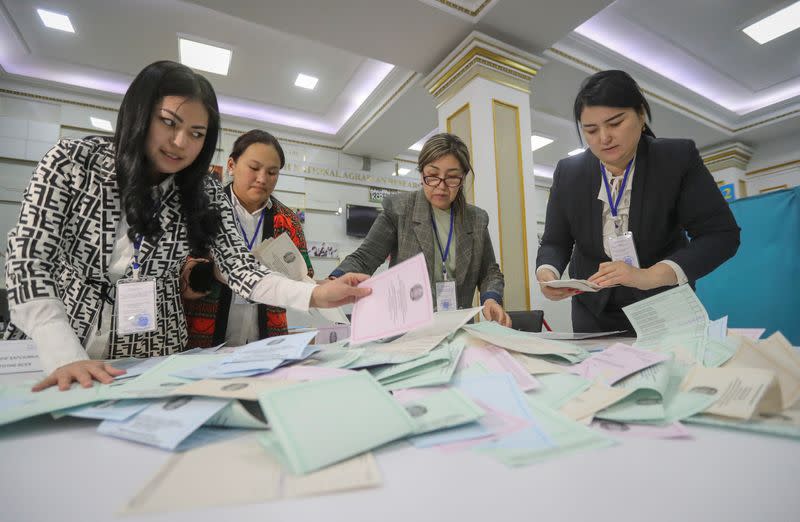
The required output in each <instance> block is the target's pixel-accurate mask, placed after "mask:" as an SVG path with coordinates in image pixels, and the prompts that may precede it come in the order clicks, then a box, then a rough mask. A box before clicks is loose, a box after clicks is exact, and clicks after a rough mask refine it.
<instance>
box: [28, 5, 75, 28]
mask: <svg viewBox="0 0 800 522" xmlns="http://www.w3.org/2000/svg"><path fill="white" fill-rule="evenodd" d="M36 12H37V13H39V18H41V19H42V23H43V24H44V25H45V27H49V28H50V29H58V30H59V31H66V32H68V33H74V32H75V28H74V27H72V22H71V21H70V19H69V16H67V15H65V14H61V13H54V12H53V11H47V10H45V9H37V10H36Z"/></svg>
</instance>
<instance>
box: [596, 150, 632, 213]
mask: <svg viewBox="0 0 800 522" xmlns="http://www.w3.org/2000/svg"><path fill="white" fill-rule="evenodd" d="M634 159H636V156H634V157H633V158H631V160H630V161H629V162H628V166H627V167H625V175H624V176H623V177H622V185H621V186H620V187H619V190H618V191H617V200H616V201H612V200H611V187H610V186H609V184H608V178H607V177H606V168H605V167H604V166H603V164H602V163H600V172H602V174H603V183H604V184H605V186H606V194H608V208H610V209H611V215H612V216H614V217H617V209H618V208H619V202H620V201H622V193H623V192H625V185H626V184H627V183H628V174H629V173H630V171H631V167H632V166H633V160H634Z"/></svg>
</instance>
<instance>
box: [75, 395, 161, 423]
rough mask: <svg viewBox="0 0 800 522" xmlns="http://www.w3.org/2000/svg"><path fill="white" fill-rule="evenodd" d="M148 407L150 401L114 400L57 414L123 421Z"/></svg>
mask: <svg viewBox="0 0 800 522" xmlns="http://www.w3.org/2000/svg"><path fill="white" fill-rule="evenodd" d="M149 405H150V401H148V400H145V399H129V400H119V399H114V400H110V401H103V402H99V403H96V404H90V405H89V406H79V407H78V408H70V409H69V410H63V411H61V412H59V413H61V414H64V415H69V416H71V417H80V418H82V419H98V420H113V421H124V420H127V419H129V418H131V417H133V416H134V415H137V414H138V413H139V412H141V411H142V410H144V409H145V408H147V407H148V406H149Z"/></svg>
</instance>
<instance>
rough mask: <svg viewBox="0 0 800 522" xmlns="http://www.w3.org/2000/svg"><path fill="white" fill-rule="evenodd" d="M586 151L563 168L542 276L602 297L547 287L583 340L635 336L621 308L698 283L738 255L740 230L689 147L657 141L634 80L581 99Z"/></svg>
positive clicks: (605, 85)
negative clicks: (598, 335)
mask: <svg viewBox="0 0 800 522" xmlns="http://www.w3.org/2000/svg"><path fill="white" fill-rule="evenodd" d="M573 112H574V117H575V123H576V126H578V128H579V131H578V132H579V134H582V135H583V137H584V138H585V140H586V142H587V144H588V145H589V148H588V150H586V151H585V152H583V153H582V154H578V155H576V156H573V157H570V158H565V159H563V160H561V161H559V162H558V166H557V167H556V170H555V173H554V175H553V185H552V187H551V189H550V200H549V202H548V204H547V217H546V221H545V230H544V235H543V237H542V242H541V246H540V247H539V254H538V256H537V259H536V265H537V269H536V276H537V279H538V280H539V281H542V282H546V281H552V280H554V279H559V278H560V277H561V274H563V272H564V269H565V267H566V266H567V263H569V272H570V276H571V277H572V278H576V279H588V280H589V281H592V282H594V283H597V284H598V285H600V286H602V287H613V288H608V289H604V290H602V291H599V292H597V293H582V294H578V292H576V291H574V290H570V289H555V288H549V287H546V286H543V287H542V291H543V293H544V295H545V296H546V297H547V298H549V299H552V300H558V299H564V298H566V297H570V296H574V297H573V299H572V326H573V330H574V331H576V332H595V331H612V330H629V329H631V324H630V322H629V321H628V319H627V318H626V317H625V314H624V313H623V312H622V307H624V306H627V305H629V304H631V303H634V302H636V301H639V300H641V299H644V298H646V297H649V296H652V295H655V294H657V293H659V292H662V291H664V290H667V289H669V288H670V287H672V286H675V285H678V284H684V283H689V284H691V285H692V286H694V283H695V281H696V280H697V279H699V278H700V277H703V276H704V275H706V274H708V273H709V272H711V271H712V270H714V269H715V268H716V267H718V266H719V265H721V264H722V263H723V262H725V260H727V259H728V258H730V257H732V256H733V255H734V254H735V253H736V250H737V249H738V247H739V227H738V226H737V225H736V221H735V219H734V218H733V214H732V213H731V211H730V208H728V204H727V203H726V202H725V200H724V198H723V197H722V194H721V193H720V191H719V189H717V184H716V183H715V181H714V178H713V177H712V176H711V174H710V173H709V172H708V169H707V168H706V167H705V165H704V164H703V160H702V159H701V158H700V154H699V153H698V151H697V148H696V147H695V144H694V142H693V141H691V140H686V139H665V138H661V139H657V138H656V137H655V135H654V134H653V131H652V130H651V129H650V126H649V124H648V121H649V120H650V119H651V117H650V105H649V104H648V103H647V100H646V99H645V97H644V95H643V94H642V92H641V89H640V88H639V86H638V85H637V84H636V82H635V81H634V79H633V78H631V77H630V75H628V74H627V73H625V72H623V71H602V72H599V73H597V74H594V75H592V76H590V77H589V78H587V79H586V80H585V81H584V82H583V84H582V85H581V88H580V91H579V92H578V95H577V96H576V97H575V103H574V107H573Z"/></svg>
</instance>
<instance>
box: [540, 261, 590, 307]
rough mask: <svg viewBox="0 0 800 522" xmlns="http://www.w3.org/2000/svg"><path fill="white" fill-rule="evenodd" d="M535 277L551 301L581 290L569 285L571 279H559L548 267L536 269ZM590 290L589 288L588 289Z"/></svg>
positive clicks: (564, 297)
mask: <svg viewBox="0 0 800 522" xmlns="http://www.w3.org/2000/svg"><path fill="white" fill-rule="evenodd" d="M536 279H538V280H539V286H540V287H541V289H542V293H543V294H544V296H545V297H546V298H548V299H550V300H551V301H560V300H562V299H566V298H567V297H572V296H573V295H576V294H578V293H580V292H581V291H582V289H580V288H575V287H574V286H570V285H569V284H565V283H569V282H570V281H574V280H572V279H566V280H560V279H559V278H558V277H556V274H555V273H554V272H553V271H552V270H550V269H549V268H539V269H538V270H537V271H536ZM590 291H591V290H590Z"/></svg>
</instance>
